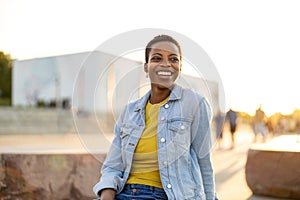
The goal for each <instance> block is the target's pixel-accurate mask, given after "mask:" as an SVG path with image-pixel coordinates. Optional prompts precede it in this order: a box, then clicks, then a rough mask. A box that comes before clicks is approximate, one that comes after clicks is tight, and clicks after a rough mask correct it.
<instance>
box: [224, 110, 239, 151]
mask: <svg viewBox="0 0 300 200" xmlns="http://www.w3.org/2000/svg"><path fill="white" fill-rule="evenodd" d="M226 119H227V121H228V122H229V128H230V136H231V149H233V148H234V146H235V135H234V133H235V131H236V126H237V112H236V111H234V110H232V109H231V108H230V109H229V111H228V112H227V114H226Z"/></svg>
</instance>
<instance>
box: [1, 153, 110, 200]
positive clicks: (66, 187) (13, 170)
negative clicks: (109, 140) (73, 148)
mask: <svg viewBox="0 0 300 200" xmlns="http://www.w3.org/2000/svg"><path fill="white" fill-rule="evenodd" d="M97 158H98V159H99V158H100V160H104V158H105V154H98V155H97ZM101 165H102V164H101V163H100V162H99V161H98V160H97V159H96V158H95V157H94V156H92V155H90V154H84V153H83V154H2V155H0V199H1V200H6V199H26V200H35V199H37V200H39V199H43V200H47V199H49V200H50V199H51V200H52V199H55V200H67V199H68V200H79V199H80V200H84V199H89V200H90V199H93V198H94V197H95V195H94V193H93V192H92V187H93V185H94V184H95V183H96V182H97V181H98V180H99V177H100V168H101Z"/></svg>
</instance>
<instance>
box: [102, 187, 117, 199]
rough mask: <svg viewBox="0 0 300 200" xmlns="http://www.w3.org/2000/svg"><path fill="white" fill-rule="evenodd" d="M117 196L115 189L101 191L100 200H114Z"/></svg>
mask: <svg viewBox="0 0 300 200" xmlns="http://www.w3.org/2000/svg"><path fill="white" fill-rule="evenodd" d="M115 196H116V191H115V190H114V189H104V190H102V191H101V198H100V200H114V199H115Z"/></svg>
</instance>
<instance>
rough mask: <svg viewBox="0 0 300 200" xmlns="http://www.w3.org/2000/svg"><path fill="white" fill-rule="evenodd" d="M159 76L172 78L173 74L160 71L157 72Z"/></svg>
mask: <svg viewBox="0 0 300 200" xmlns="http://www.w3.org/2000/svg"><path fill="white" fill-rule="evenodd" d="M157 74H158V75H162V76H171V72H165V71H159V72H157Z"/></svg>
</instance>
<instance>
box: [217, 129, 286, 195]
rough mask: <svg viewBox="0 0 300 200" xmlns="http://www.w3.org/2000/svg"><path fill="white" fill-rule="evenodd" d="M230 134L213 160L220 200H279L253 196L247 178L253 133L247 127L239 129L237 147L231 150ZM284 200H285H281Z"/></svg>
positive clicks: (225, 137) (226, 133) (224, 137)
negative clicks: (248, 157)
mask: <svg viewBox="0 0 300 200" xmlns="http://www.w3.org/2000/svg"><path fill="white" fill-rule="evenodd" d="M225 129H226V128H225ZM229 134H230V133H229V132H227V131H226V130H225V132H224V136H223V143H222V145H221V146H222V147H221V148H219V149H218V148H217V147H216V148H215V149H214V150H213V154H212V160H213V165H214V170H215V176H216V191H217V194H218V197H219V199H220V200H279V199H277V198H271V197H262V196H255V195H252V191H251V190H250V189H249V187H248V185H247V182H246V178H245V165H246V161H247V153H248V149H249V147H250V146H251V144H252V139H253V133H252V131H251V129H249V128H247V127H240V128H238V130H237V132H236V133H235V135H236V137H235V138H236V145H235V148H234V149H230V138H229V137H230V135H229ZM280 200H283V199H280Z"/></svg>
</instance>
